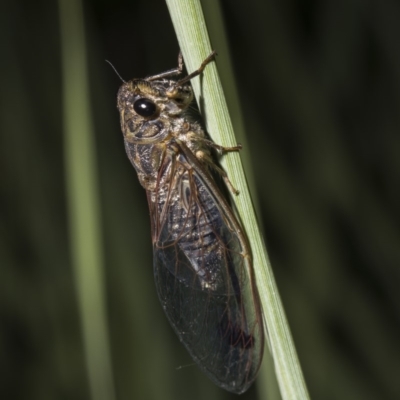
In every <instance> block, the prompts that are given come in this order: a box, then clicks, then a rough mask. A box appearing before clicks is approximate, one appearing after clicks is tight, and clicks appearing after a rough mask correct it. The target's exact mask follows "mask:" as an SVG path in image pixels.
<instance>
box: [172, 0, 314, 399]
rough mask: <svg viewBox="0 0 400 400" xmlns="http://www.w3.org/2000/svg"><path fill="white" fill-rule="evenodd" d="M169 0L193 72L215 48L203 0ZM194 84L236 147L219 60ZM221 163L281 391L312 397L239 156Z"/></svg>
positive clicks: (204, 107) (227, 142) (216, 125)
mask: <svg viewBox="0 0 400 400" xmlns="http://www.w3.org/2000/svg"><path fill="white" fill-rule="evenodd" d="M166 2H167V5H168V8H169V11H170V15H171V18H172V22H173V25H174V28H175V32H176V35H177V37H178V41H179V45H180V48H181V51H182V53H183V56H184V60H185V63H186V67H187V69H188V72H189V73H190V72H191V71H193V70H195V69H197V68H198V67H199V65H200V64H201V62H202V61H203V60H204V59H205V58H206V57H207V56H208V54H210V53H211V51H212V48H211V45H210V40H209V37H208V33H207V28H206V23H205V20H204V16H203V12H202V8H201V4H200V1H199V0H166ZM217 50H218V49H217ZM192 86H193V90H194V92H195V95H196V99H197V102H198V104H199V107H200V111H201V113H202V115H203V118H204V120H205V124H206V128H207V131H208V133H209V134H210V136H211V137H212V138H213V140H215V142H216V143H218V144H221V145H223V146H234V145H235V144H236V139H235V135H234V132H233V127H232V123H231V120H230V117H229V112H228V108H227V104H226V101H225V98H224V94H223V90H222V86H221V83H220V80H219V77H218V73H217V69H216V65H215V63H211V64H210V65H208V66H207V68H206V69H205V70H204V72H203V74H202V77H201V78H200V79H199V78H196V79H193V80H192ZM222 164H223V166H224V168H225V169H226V171H227V173H228V175H229V178H230V180H231V181H232V183H233V185H234V186H235V187H236V188H237V189H239V191H240V194H239V196H236V197H235V198H234V201H235V205H236V208H237V211H238V214H239V217H240V219H241V221H242V223H243V226H244V228H245V230H246V233H247V236H248V238H249V241H250V246H251V250H252V255H253V260H254V271H255V276H256V282H257V286H258V289H259V293H260V298H261V303H262V307H263V313H264V317H265V321H266V325H267V332H266V333H267V335H268V338H269V345H270V350H271V353H272V356H273V360H274V365H275V372H276V376H277V380H278V383H279V388H280V391H281V396H282V398H283V399H284V400H288V399H290V400H292V399H299V400H300V399H301V400H303V399H308V398H309V396H308V392H307V388H306V385H305V382H304V378H303V373H302V370H301V368H300V363H299V361H298V357H297V353H296V350H295V347H294V343H293V340H292V336H291V333H290V329H289V325H288V323H287V320H286V316H285V312H284V310H283V306H282V302H281V300H280V297H279V294H278V289H277V286H276V283H275V279H274V276H273V273H272V269H271V266H270V263H269V260H268V255H267V252H266V248H265V245H264V241H263V238H262V235H261V232H260V229H259V227H258V223H257V219H256V215H255V212H254V209H253V206H252V201H251V198H250V193H249V190H248V188H247V183H246V178H245V175H244V171H243V167H242V164H241V161H240V156H239V155H238V154H234V153H232V154H229V155H228V156H226V157H224V159H223V160H222Z"/></svg>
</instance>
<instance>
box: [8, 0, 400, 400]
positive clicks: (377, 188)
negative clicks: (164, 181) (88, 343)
mask: <svg viewBox="0 0 400 400" xmlns="http://www.w3.org/2000/svg"><path fill="white" fill-rule="evenodd" d="M220 5H221V8H222V12H223V22H220V21H217V23H218V24H219V25H221V24H222V25H221V26H222V27H225V29H226V34H227V38H228V41H229V49H217V50H218V51H219V52H225V53H228V50H230V52H231V62H232V67H233V70H234V73H235V78H236V83H237V86H238V90H239V97H240V102H241V106H242V111H243V115H244V121H245V127H246V134H247V142H248V147H249V149H248V150H249V152H250V154H251V159H250V166H251V170H249V171H248V173H249V174H252V173H254V179H255V182H256V194H257V196H258V200H259V203H260V215H259V219H260V222H261V223H262V228H263V230H264V232H265V239H266V242H267V247H268V250H269V253H270V257H271V261H272V266H273V270H274V273H275V275H276V279H277V283H278V287H279V289H280V293H281V296H282V299H283V303H284V305H285V308H286V312H287V317H288V320H289V323H290V326H291V328H292V333H293V336H294V341H295V344H296V347H297V350H298V354H299V358H300V362H301V365H302V367H303V371H304V375H305V379H306V382H307V385H308V388H309V391H310V395H311V398H314V399H324V400H330V399H332V400H339V399H340V400H345V399H349V400H350V399H351V400H358V399H363V400H365V399H367V400H369V399H371V400H372V399H399V398H400V384H399V379H398V374H399V371H400V361H399V360H400V340H399V338H400V324H399V311H400V310H399V308H400V291H399V282H400V280H399V278H400V270H399V266H400V229H399V204H400V203H399V202H400V191H399V175H400V135H399V128H400V51H399V43H400V24H399V21H400V3H399V2H398V1H395V0H384V1H382V0H366V1H363V2H360V1H356V0H325V1H315V0H304V1H296V0H283V1H282V0H280V1H278V0H264V1H259V0H248V1H246V2H243V1H239V0H221V2H220ZM83 9H84V23H85V34H86V46H87V57H88V73H89V85H90V99H91V110H90V112H91V118H92V119H93V122H94V131H95V154H96V167H97V174H98V179H99V192H98V193H97V196H98V198H99V201H100V205H101V225H100V226H101V239H102V253H103V255H104V258H105V262H104V271H103V273H104V276H105V293H106V315H107V323H108V330H109V343H110V351H111V358H112V366H111V368H112V374H113V377H114V384H115V390H116V398H117V399H119V400H120V399H150V400H153V399H154V400H159V399H163V400H164V399H166V400H169V399H174V400H181V399H182V400H183V399H194V400H196V399H205V398H207V399H225V400H228V399H233V398H236V396H234V395H231V394H229V393H225V392H224V391H222V390H220V389H218V388H216V387H214V385H213V384H212V383H210V382H209V381H208V379H207V378H205V377H204V376H203V374H202V373H201V372H200V371H199V370H198V369H197V367H195V366H193V365H191V364H192V361H191V360H190V358H189V356H188V355H187V354H186V352H185V350H184V349H183V348H182V346H181V345H180V344H179V341H178V339H177V338H176V337H175V335H174V333H173V332H172V329H171V328H170V327H169V325H168V323H167V321H166V318H165V317H164V315H163V312H162V310H161V307H160V306H159V304H158V300H157V296H156V292H155V288H154V284H153V276H152V248H151V241H150V221H149V217H148V210H147V204H146V197H145V193H144V190H143V189H142V188H141V187H140V185H139V182H138V180H137V177H136V173H135V171H134V170H133V168H132V167H131V165H130V164H129V162H128V160H127V158H126V156H125V153H124V147H123V141H122V134H121V132H120V128H119V116H118V113H117V110H116V93H117V90H118V87H119V85H120V84H121V82H120V81H119V79H118V77H117V76H116V74H115V73H114V72H113V71H112V70H111V68H110V67H109V65H107V64H106V63H105V62H104V60H105V59H108V60H111V62H112V63H113V64H114V65H115V67H116V68H117V69H118V71H119V73H120V74H121V76H122V77H123V78H124V79H130V78H133V77H144V76H146V75H150V74H154V73H158V72H161V71H164V70H166V69H169V68H171V67H174V66H175V64H176V58H177V54H178V50H179V48H178V44H177V40H176V37H175V34H174V31H173V28H172V24H171V20H170V17H169V14H168V10H167V7H166V5H165V3H164V2H163V1H162V0H135V1H127V0H113V1H111V0H102V1H100V0H97V1H96V0H85V1H84V2H83ZM0 10H1V12H0V32H1V34H0V42H1V63H0V99H1V108H0V124H1V125H0V132H1V136H0V176H1V187H0V190H1V197H0V201H1V203H0V213H1V223H0V397H1V398H2V399H30V400H36V399H38V400H39V399H40V400H44V399H74V400H80V399H90V398H91V396H90V390H89V383H88V376H87V372H86V369H85V368H86V367H85V358H84V350H83V339H82V334H81V323H80V317H79V307H78V300H77V289H76V286H75V279H74V272H73V271H74V270H73V268H72V261H71V260H72V257H71V246H70V236H69V222H68V221H69V218H70V216H69V215H68V211H67V210H68V207H67V198H68V196H67V189H66V182H65V166H64V162H65V159H64V149H63V143H64V139H63V112H62V98H63V96H62V94H63V92H62V91H63V86H62V59H61V38H60V17H59V9H58V3H57V2H56V1H54V0H53V1H51V0H37V1H29V0H17V1H15V0H3V1H2V2H1V5H0ZM211 18H212V15H211ZM210 23H215V21H210ZM211 40H212V41H213V38H211ZM217 65H218V61H217ZM77 162H79V160H77ZM187 365H188V366H187ZM180 366H184V368H180V369H179V368H178V367H180ZM263 376H264V375H261V378H260V379H263ZM261 397H262V396H261V395H260V393H259V392H257V388H256V387H253V388H252V389H251V390H250V391H249V392H248V393H246V394H245V395H243V396H242V397H241V398H242V399H244V400H246V399H247V400H250V399H260V398H261ZM93 400H97V399H93ZM271 400H272V399H271Z"/></svg>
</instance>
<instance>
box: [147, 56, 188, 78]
mask: <svg viewBox="0 0 400 400" xmlns="http://www.w3.org/2000/svg"><path fill="white" fill-rule="evenodd" d="M183 65H184V64H183V57H182V52H181V51H180V52H179V54H178V66H177V67H176V68H172V69H169V70H168V71H165V72H161V73H160V74H157V75H152V76H149V77H147V78H146V81H156V80H158V79H163V78H168V77H170V76H176V75H180V74H181V73H182V71H183Z"/></svg>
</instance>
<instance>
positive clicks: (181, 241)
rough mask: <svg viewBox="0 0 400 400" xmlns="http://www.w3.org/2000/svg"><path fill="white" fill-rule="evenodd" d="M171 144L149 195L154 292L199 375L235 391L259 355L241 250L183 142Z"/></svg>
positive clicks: (252, 292)
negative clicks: (172, 150) (172, 149)
mask: <svg viewBox="0 0 400 400" xmlns="http://www.w3.org/2000/svg"><path fill="white" fill-rule="evenodd" d="M175 144H176V145H177V146H178V147H179V151H178V152H176V151H174V152H172V153H168V154H167V155H166V156H165V157H164V159H163V163H162V165H161V167H160V169H159V177H158V183H159V186H158V187H157V190H155V191H154V192H152V193H150V192H148V200H149V205H150V209H151V215H152V236H153V249H154V274H155V281H156V287H157V292H158V295H159V298H160V301H161V304H162V306H163V308H164V310H165V312H166V314H167V316H168V319H169V320H170V322H171V324H172V326H173V327H174V329H175V331H176V333H177V334H178V336H179V337H180V340H181V341H182V343H183V344H184V345H185V346H186V348H187V349H188V351H189V352H190V354H191V355H192V357H193V358H194V359H195V360H196V361H197V363H198V364H199V366H200V367H201V368H202V369H203V371H204V372H205V373H206V374H207V375H208V376H209V377H210V378H211V379H212V380H213V381H214V382H215V383H217V384H218V385H219V386H221V387H223V388H225V389H227V390H229V391H231V392H235V393H242V392H244V391H245V390H247V389H248V387H249V386H250V384H251V383H252V382H253V380H254V379H255V376H256V374H257V371H258V369H259V366H260V362H261V358H262V352H263V330H262V320H261V315H260V309H259V304H258V295H257V292H256V289H255V286H254V283H253V278H252V270H251V265H250V254H249V250H248V246H247V244H246V239H245V238H244V236H243V234H242V233H241V228H240V226H239V225H238V223H237V221H236V219H235V217H234V216H233V215H232V212H231V211H230V209H229V207H228V206H227V205H226V203H225V201H224V199H223V198H222V197H221V195H220V194H219V191H218V189H217V188H216V187H215V184H214V182H213V181H212V179H211V178H210V177H209V176H208V174H207V172H205V170H204V168H203V169H201V168H200V164H199V163H198V161H197V160H196V159H195V158H194V156H193V155H192V154H190V153H189V150H188V149H187V148H186V146H185V145H183V144H182V143H179V141H176V143H175ZM161 182H162V183H163V184H161ZM166 182H168V185H166V184H165V183H166Z"/></svg>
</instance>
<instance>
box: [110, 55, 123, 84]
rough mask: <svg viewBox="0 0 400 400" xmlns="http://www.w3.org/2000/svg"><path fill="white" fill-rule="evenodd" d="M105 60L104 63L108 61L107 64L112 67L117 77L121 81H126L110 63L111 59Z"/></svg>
mask: <svg viewBox="0 0 400 400" xmlns="http://www.w3.org/2000/svg"><path fill="white" fill-rule="evenodd" d="M105 61H106V63H109V64H110V65H111V68H112V69H113V70H114V72H115V73H116V74H117V76H118V78H119V79H121V81H122V82H123V83H126V81H124V80H123V79H122V76H121V75H120V74H119V72H118V71H117V69H116V68H115V67H114V65H112V63H111V61H108V60H105Z"/></svg>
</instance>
